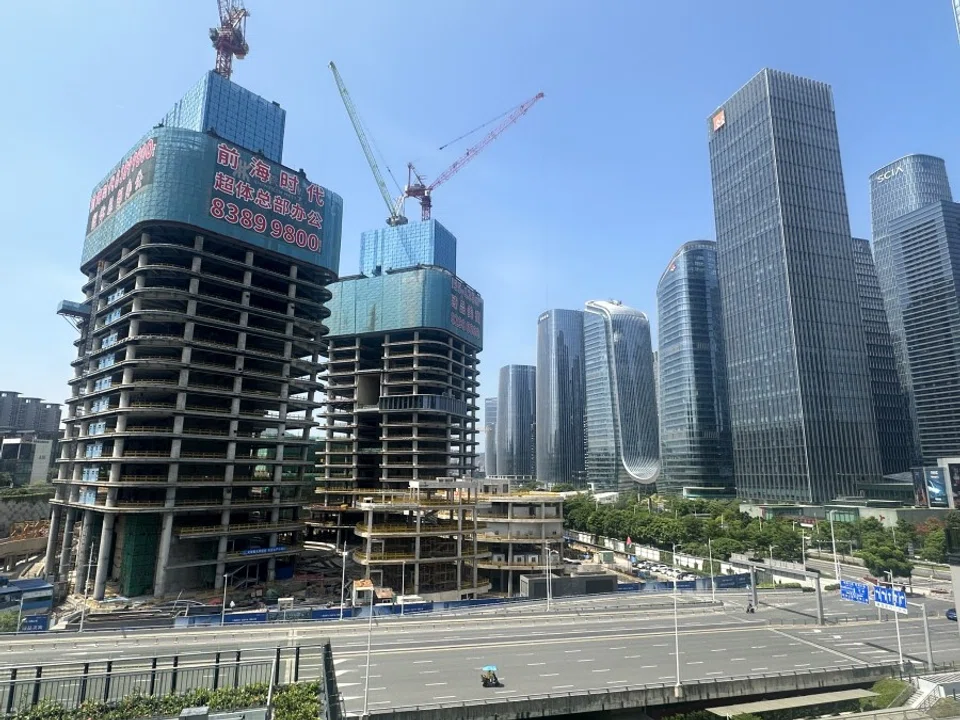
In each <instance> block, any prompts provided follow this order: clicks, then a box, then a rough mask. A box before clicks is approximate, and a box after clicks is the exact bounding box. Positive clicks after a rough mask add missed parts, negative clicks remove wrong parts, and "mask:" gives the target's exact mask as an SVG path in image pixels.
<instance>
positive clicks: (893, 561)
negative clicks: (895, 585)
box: [858, 545, 913, 579]
mask: <svg viewBox="0 0 960 720" xmlns="http://www.w3.org/2000/svg"><path fill="white" fill-rule="evenodd" d="M858 554H859V556H860V558H861V559H862V560H863V562H864V564H865V565H866V566H867V570H869V571H870V574H871V575H873V576H874V577H877V578H881V579H882V578H885V577H886V576H887V571H890V572H892V573H893V576H894V577H902V578H906V577H910V575H911V574H912V573H913V563H911V562H910V561H909V560H907V557H906V555H904V553H903V551H902V550H899V549H897V548H894V547H892V546H890V545H876V546H874V547H872V548H870V549H869V550H862V551H861V552H860V553H858Z"/></svg>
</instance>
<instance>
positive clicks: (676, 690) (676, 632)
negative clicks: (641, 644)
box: [671, 543, 681, 697]
mask: <svg viewBox="0 0 960 720" xmlns="http://www.w3.org/2000/svg"><path fill="white" fill-rule="evenodd" d="M671 559H672V563H671V564H672V565H673V569H674V571H676V569H677V544H676V543H673V556H672V558H671ZM673 646H674V652H675V653H676V655H677V684H676V685H674V687H673V694H674V696H675V697H680V695H681V687H680V620H679V618H678V616H677V574H676V572H674V574H673Z"/></svg>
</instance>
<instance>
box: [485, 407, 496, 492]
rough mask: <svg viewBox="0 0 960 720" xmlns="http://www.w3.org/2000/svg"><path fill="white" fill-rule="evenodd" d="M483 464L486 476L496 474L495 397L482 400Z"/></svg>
mask: <svg viewBox="0 0 960 720" xmlns="http://www.w3.org/2000/svg"><path fill="white" fill-rule="evenodd" d="M483 440H484V451H483V452H484V455H483V459H484V466H485V468H486V473H487V476H488V477H491V476H493V475H496V474H497V398H495V397H489V398H486V399H485V400H484V401H483Z"/></svg>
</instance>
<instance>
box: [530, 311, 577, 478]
mask: <svg viewBox="0 0 960 720" xmlns="http://www.w3.org/2000/svg"><path fill="white" fill-rule="evenodd" d="M585 393H586V389H585V377H584V367H583V311H581V310H548V311H547V312H545V313H543V314H542V315H541V316H540V319H539V321H538V322H537V480H538V481H539V482H541V483H546V484H548V485H554V484H558V483H573V484H574V485H577V486H580V485H582V484H584V482H585V475H584V450H585V446H584V437H583V423H584V395H585Z"/></svg>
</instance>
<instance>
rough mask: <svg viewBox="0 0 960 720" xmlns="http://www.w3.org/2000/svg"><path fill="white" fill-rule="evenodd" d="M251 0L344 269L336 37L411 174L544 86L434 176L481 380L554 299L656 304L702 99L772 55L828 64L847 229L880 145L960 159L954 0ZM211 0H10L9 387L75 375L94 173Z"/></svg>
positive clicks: (707, 225) (343, 126) (4, 12)
mask: <svg viewBox="0 0 960 720" xmlns="http://www.w3.org/2000/svg"><path fill="white" fill-rule="evenodd" d="M247 5H248V7H249V9H250V10H251V13H252V17H251V19H250V21H249V27H248V36H249V41H250V45H251V52H250V55H249V57H248V59H246V60H244V61H243V62H240V63H237V64H236V65H235V73H234V79H235V80H236V81H237V82H239V83H241V84H242V85H244V86H246V87H248V88H250V89H251V90H253V91H255V92H257V93H260V94H262V95H264V96H265V97H267V98H269V99H271V100H276V101H277V102H279V103H280V104H281V105H282V106H284V107H285V108H286V110H287V137H286V146H285V151H284V160H285V162H286V163H287V164H289V165H292V166H293V167H303V168H305V169H306V170H307V171H308V173H309V174H310V176H311V177H312V178H315V179H316V180H318V181H319V182H321V183H323V184H324V185H326V186H328V187H330V188H332V189H334V190H336V191H337V192H339V193H340V194H341V195H342V196H343V197H344V202H345V220H344V227H343V230H344V239H343V253H342V261H341V272H342V273H343V274H352V273H354V272H356V270H357V266H358V257H357V256H358V249H359V236H360V232H361V231H362V230H364V229H367V228H370V227H376V226H378V225H379V224H380V223H381V221H382V218H383V217H384V207H383V204H382V200H381V199H380V196H379V194H378V193H377V190H376V187H375V185H374V183H373V180H372V178H371V176H370V173H369V171H368V169H367V166H366V164H365V162H364V160H363V156H362V154H361V151H360V148H359V145H358V144H357V141H356V139H355V137H354V135H353V132H352V130H351V128H350V124H349V122H348V120H347V117H346V114H345V113H344V110H343V107H342V105H341V103H340V99H339V97H338V95H337V93H336V89H335V87H334V84H333V80H332V78H331V76H330V73H329V71H328V70H327V62H328V61H329V60H330V59H334V60H336V62H337V65H338V67H339V68H340V71H341V72H342V74H343V76H344V78H345V80H346V82H347V84H348V86H349V87H350V89H351V92H352V94H353V96H354V100H355V101H356V103H357V105H358V107H359V109H360V111H361V114H362V116H363V119H364V121H365V123H366V125H367V126H368V128H369V129H370V130H371V132H372V133H373V135H374V136H375V138H376V142H377V145H378V147H379V149H380V150H381V151H382V154H383V156H384V157H385V158H386V159H387V161H388V164H389V165H390V166H391V167H392V168H393V170H394V172H395V173H397V175H398V177H400V175H401V172H400V171H401V170H402V168H403V167H404V165H405V163H406V161H408V160H414V161H415V162H416V163H417V166H418V167H419V168H420V170H421V171H422V172H424V173H426V174H427V175H428V176H432V177H435V176H436V175H437V174H438V173H439V172H440V171H441V170H442V169H444V168H445V167H446V166H447V165H448V164H449V163H450V162H452V161H453V160H454V159H455V158H456V156H457V153H458V151H462V150H463V149H464V148H465V145H464V143H461V144H460V145H459V146H457V147H456V148H451V149H448V150H446V151H443V152H439V151H438V150H437V148H438V147H440V145H442V144H443V143H445V142H447V141H449V140H451V139H452V138H455V137H457V136H458V135H460V134H461V133H463V132H465V131H467V130H469V129H471V128H473V127H475V126H477V125H479V124H480V123H482V122H484V121H486V120H488V119H490V118H491V117H493V116H495V115H497V114H499V113H500V112H502V111H504V110H506V109H507V108H509V107H511V106H513V105H515V104H517V103H519V102H521V101H522V100H524V99H526V98H528V97H530V96H532V95H533V94H534V93H536V92H538V91H541V90H542V91H543V92H545V93H546V98H545V99H544V100H543V101H541V102H540V103H539V104H538V105H537V106H536V107H535V108H534V109H533V110H532V111H531V112H530V113H529V115H528V116H527V117H525V118H523V119H522V120H521V121H520V122H519V123H518V124H517V125H516V126H514V127H513V128H511V129H510V130H509V131H508V132H507V133H506V134H504V136H503V137H502V138H501V139H499V140H497V141H496V142H495V143H494V144H493V145H491V146H490V147H489V148H488V149H487V151H486V152H485V153H484V154H483V155H482V156H480V157H479V158H478V159H476V160H475V161H474V162H473V163H472V164H471V165H470V166H469V167H468V168H467V169H465V170H464V171H463V172H462V173H460V174H459V175H458V176H456V177H455V178H454V179H452V180H450V182H449V183H447V184H446V185H445V186H443V187H442V188H440V189H438V190H437V191H436V193H435V196H434V217H436V218H437V219H438V220H440V221H441V222H442V223H443V224H444V225H445V226H446V227H447V228H449V229H450V230H451V231H452V232H453V233H455V234H456V235H457V237H458V239H459V274H460V275H461V276H462V277H463V279H464V280H466V281H467V282H468V283H470V284H471V285H473V286H474V287H475V288H476V289H477V290H479V291H480V292H481V293H482V294H483V296H484V298H485V328H484V335H485V338H484V339H485V346H486V349H485V350H484V352H483V354H482V356H481V359H482V362H481V369H482V376H481V379H482V393H483V394H484V395H489V394H492V393H495V392H496V378H497V370H498V368H499V367H500V366H501V365H503V364H506V363H511V362H513V363H534V362H535V355H536V320H537V316H538V314H539V313H540V312H541V311H542V310H544V309H546V308H550V307H581V306H582V304H583V302H584V301H585V300H588V299H606V298H616V299H620V300H622V301H623V302H625V303H627V304H629V305H632V306H634V307H637V308H640V309H642V310H645V311H647V313H648V314H649V315H650V316H651V318H652V319H653V320H654V327H655V316H656V286H657V281H658V280H659V277H660V274H661V272H662V271H663V270H664V268H665V267H666V265H667V262H668V260H669V259H670V256H671V254H672V253H673V251H674V250H675V249H676V248H677V247H678V246H679V245H681V244H682V243H683V242H685V241H688V240H693V239H697V238H713V236H714V221H713V206H712V200H711V192H710V177H709V161H708V156H707V145H706V140H707V137H706V118H707V117H708V115H709V114H710V113H711V112H712V111H713V110H714V109H715V108H716V107H717V106H719V105H720V104H721V103H722V102H723V101H724V100H725V99H726V98H728V97H729V96H730V95H731V94H733V93H734V92H735V91H736V90H737V89H738V88H739V87H740V86H741V85H743V83H745V82H746V81H747V80H748V79H749V78H750V77H751V76H752V75H753V74H754V73H756V72H757V71H758V70H759V69H760V68H762V67H764V66H770V67H775V68H778V69H781V70H786V71H789V72H793V73H797V74H801V75H806V76H809V77H813V78H816V79H818V80H823V81H825V82H829V83H830V84H831V85H832V86H833V89H834V94H835V100H836V107H837V113H838V122H839V128H840V141H841V148H842V151H843V165H844V174H845V179H846V184H847V194H848V201H849V206H850V216H851V226H852V231H853V232H854V234H857V235H861V236H866V237H869V197H868V186H867V180H866V178H867V176H868V174H869V173H870V172H871V171H873V170H875V169H877V168H878V167H880V166H881V165H884V164H886V163H887V162H889V161H891V160H893V159H895V158H897V157H899V156H900V155H903V154H906V153H909V152H926V153H930V154H934V155H940V156H942V157H944V158H946V160H947V165H948V170H952V169H957V171H958V172H960V162H958V158H957V157H956V156H957V143H958V137H960V130H958V127H960V125H958V97H960V83H958V72H957V71H958V68H960V45H958V42H957V35H956V30H955V27H954V24H953V19H952V13H951V7H950V2H949V0H911V1H910V2H904V1H903V0H872V1H870V2H868V1H867V0H805V1H804V2H784V1H783V0H733V1H732V2H724V3H716V2H707V1H706V0H661V1H660V2H653V0H599V1H598V2H574V1H573V0H484V2H467V1H466V0H421V2H418V3H414V4H411V3H397V2H388V1H387V0H338V1H336V2H334V1H333V0H329V1H327V0H324V1H321V0H284V1H283V2H278V1H277V0H272V1H268V0H247ZM215 15H216V3H215V2H214V0H203V1H201V0H136V2H131V1H130V0H84V2H76V1H75V0H59V1H57V0H46V1H45V2H42V3H41V2H19V3H17V2H5V3H2V4H0V27H4V28H6V29H7V30H8V31H7V33H5V39H4V43H3V44H2V45H0V67H3V68H5V72H4V88H3V93H4V111H3V112H2V113H0V139H2V140H0V142H2V145H3V147H2V149H3V153H2V154H3V160H4V165H5V167H6V170H5V172H4V173H2V175H0V216H2V218H3V223H4V228H5V235H4V237H3V239H2V240H0V307H2V308H3V313H2V315H0V331H2V332H0V337H2V338H3V339H4V346H5V347H4V352H3V353H0V388H2V389H9V390H18V391H21V392H24V393H27V394H30V395H37V396H42V397H44V398H46V399H48V400H51V401H60V400H62V399H63V398H65V397H66V395H67V387H66V380H67V378H68V377H69V376H70V374H71V370H70V366H69V363H70V361H71V360H72V359H73V358H74V356H75V349H74V347H73V345H72V342H73V340H74V339H75V333H74V331H73V330H72V328H70V327H69V326H68V325H67V323H66V322H65V321H64V320H63V319H61V318H59V317H57V316H56V315H55V314H54V311H55V309H56V305H57V302H58V301H59V300H60V299H62V298H78V297H79V287H80V283H81V280H82V278H81V276H80V274H79V271H78V270H77V266H78V263H79V256H80V247H81V243H82V240H83V231H84V222H85V218H86V213H85V211H86V208H87V202H88V200H89V197H90V192H91V190H92V188H93V186H94V185H95V184H96V183H97V182H98V181H99V180H100V179H101V178H102V177H103V176H104V175H105V174H106V173H107V171H108V170H110V169H111V168H112V166H113V165H114V163H116V161H117V160H119V159H120V157H121V156H122V155H123V153H124V152H126V151H127V150H128V149H129V148H130V146H131V145H133V144H134V143H135V142H136V140H137V139H138V138H139V137H140V136H141V135H142V133H143V132H145V131H146V130H147V129H149V128H150V127H151V126H152V125H153V124H155V123H156V121H157V120H159V118H160V117H161V116H162V115H163V113H164V112H165V111H166V110H167V108H168V107H169V106H170V105H171V104H172V103H173V102H174V101H175V100H177V99H178V98H179V97H180V96H181V95H182V94H183V93H184V91H186V90H187V89H188V88H189V87H190V86H192V85H193V83H194V82H195V81H196V80H197V79H198V78H199V77H200V75H201V74H202V73H203V72H204V71H206V70H207V69H208V68H211V67H212V65H213V60H214V55H213V50H212V49H211V48H210V47H209V42H208V40H207V28H208V27H209V26H210V25H212V24H214V20H215ZM415 214H416V208H415V206H414V205H413V204H411V205H410V206H409V207H408V215H411V216H415ZM654 344H656V336H655V334H654Z"/></svg>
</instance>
